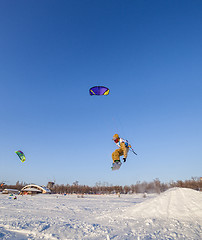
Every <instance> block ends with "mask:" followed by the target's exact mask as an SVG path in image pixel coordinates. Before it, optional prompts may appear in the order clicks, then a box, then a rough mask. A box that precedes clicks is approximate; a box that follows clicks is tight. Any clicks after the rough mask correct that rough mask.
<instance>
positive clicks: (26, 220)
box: [0, 188, 202, 240]
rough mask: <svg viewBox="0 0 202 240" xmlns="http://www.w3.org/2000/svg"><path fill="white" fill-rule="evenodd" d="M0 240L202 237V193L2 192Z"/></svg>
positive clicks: (198, 238) (187, 190)
mask: <svg viewBox="0 0 202 240" xmlns="http://www.w3.org/2000/svg"><path fill="white" fill-rule="evenodd" d="M0 239H13V240H23V239H65V240H68V239H69V240H70V239H78V240H82V239H89V240H91V239H101V240H103V239H106V240H111V239H114V240H124V239H127V240H130V239H131V240H134V239H139V240H140V239H162V240H165V239H170V240H171V239H180V240H181V239H186V240H187V239H189V240H190V239H197V240H200V239H202V192H197V191H194V190H191V189H182V188H173V189H170V190H168V191H166V192H165V193H162V194H160V195H148V197H147V198H143V195H142V194H139V195H121V196H120V197H118V196H117V195H96V196H95V195H84V198H77V196H76V195H67V196H64V195H37V196H18V197H17V200H14V199H13V197H11V198H9V195H3V194H0Z"/></svg>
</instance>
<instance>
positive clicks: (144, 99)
mask: <svg viewBox="0 0 202 240" xmlns="http://www.w3.org/2000/svg"><path fill="white" fill-rule="evenodd" d="M201 12H202V2H201V1H197V0H195V1H192V0H189V1H188V0H183V1H182V0H181V1H180V0H179V1H176V0H170V1H157V0H154V1H146V0H144V1H140V0H139V1H137V0H134V1H129V0H127V1H119V0H107V1H106V0H102V1H99V0H98V1H93V0H82V1H81V0H76V1H73V0H72V1H70V0H68V1H67V0H63V1H62V0H60V1H56V0H55V1H53V0H44V1H33V0H30V1H21V0H19V1H14V0H13V1H1V3H0V35H1V37H0V83H1V94H0V116H1V117H0V149H1V151H0V181H7V183H10V184H13V183H15V182H16V181H17V180H19V181H25V182H27V183H37V184H41V185H43V184H46V183H47V182H48V181H53V180H55V181H56V183H58V184H61V183H63V184H67V183H68V184H72V183H73V182H74V181H75V180H78V181H79V183H80V184H88V185H94V184H95V183H96V182H107V183H109V184H114V185H115V184H119V185H126V184H133V183H136V181H144V180H145V181H152V180H153V179H155V178H159V179H160V180H161V181H163V182H168V181H170V180H178V179H180V180H184V179H190V178H191V177H192V176H198V177H200V176H201V169H202V151H201V149H202V137H201V136H202V124H201V123H202V107H201V105H202V104H201V103H202V67H201V66H202V57H201V56H202V44H201V43H202V31H201V26H202V15H201ZM95 85H104V86H107V87H109V88H110V95H109V96H104V97H96V96H93V97H91V96H90V95H89V93H88V90H89V88H90V87H92V86H95ZM114 133H119V134H120V136H121V137H123V138H126V139H128V140H129V141H130V142H131V144H132V145H133V147H134V149H135V151H136V152H137V153H138V156H135V155H133V154H132V153H129V156H128V159H127V163H124V164H123V165H122V167H121V169H120V170H119V171H114V172H112V171H111V168H110V167H111V162H112V160H111V153H112V152H113V151H114V150H115V149H116V146H115V144H114V143H113V141H112V140H111V139H112V136H113V135H114ZM16 150H22V151H23V152H24V153H25V155H26V158H27V161H26V162H25V163H21V162H20V161H19V159H18V157H17V155H16V154H15V151H16Z"/></svg>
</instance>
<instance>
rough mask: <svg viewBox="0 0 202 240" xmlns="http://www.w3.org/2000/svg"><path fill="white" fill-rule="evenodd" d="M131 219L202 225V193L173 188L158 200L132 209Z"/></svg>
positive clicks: (145, 202) (129, 212)
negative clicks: (159, 219) (178, 221)
mask: <svg viewBox="0 0 202 240" xmlns="http://www.w3.org/2000/svg"><path fill="white" fill-rule="evenodd" d="M126 215H127V217H129V218H163V219H176V220H187V221H194V222H198V223H199V224H200V223H202V192H198V191H195V190H192V189H188V188H172V189H169V190H167V191H166V192H164V193H162V194H160V195H159V196H157V197H156V198H153V199H148V200H146V201H144V202H142V203H140V204H137V205H135V206H134V207H130V209H127V212H126Z"/></svg>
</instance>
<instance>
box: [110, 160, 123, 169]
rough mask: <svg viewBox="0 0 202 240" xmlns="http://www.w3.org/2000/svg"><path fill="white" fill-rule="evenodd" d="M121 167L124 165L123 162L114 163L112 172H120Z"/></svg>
mask: <svg viewBox="0 0 202 240" xmlns="http://www.w3.org/2000/svg"><path fill="white" fill-rule="evenodd" d="M121 165H122V163H121V162H115V163H112V167H111V169H112V170H119V168H120V167H121Z"/></svg>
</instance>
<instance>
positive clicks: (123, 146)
mask: <svg viewBox="0 0 202 240" xmlns="http://www.w3.org/2000/svg"><path fill="white" fill-rule="evenodd" d="M112 140H114V142H115V143H116V145H117V146H118V147H119V148H118V149H116V150H115V151H114V152H113V153H112V160H113V163H115V162H120V156H123V161H124V162H126V158H127V156H128V150H129V145H128V142H127V141H126V140H124V139H122V138H120V137H119V135H118V134H114V136H113V139H112Z"/></svg>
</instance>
